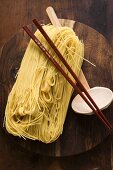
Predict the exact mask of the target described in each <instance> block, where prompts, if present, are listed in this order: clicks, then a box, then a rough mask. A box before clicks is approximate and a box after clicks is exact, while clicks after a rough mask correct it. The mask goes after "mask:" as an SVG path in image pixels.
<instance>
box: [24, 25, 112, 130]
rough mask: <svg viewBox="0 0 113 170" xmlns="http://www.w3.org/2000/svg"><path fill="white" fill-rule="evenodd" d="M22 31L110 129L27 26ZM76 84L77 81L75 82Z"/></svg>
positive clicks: (108, 125)
mask: <svg viewBox="0 0 113 170" xmlns="http://www.w3.org/2000/svg"><path fill="white" fill-rule="evenodd" d="M23 28H24V30H25V31H26V32H27V34H28V35H29V36H30V37H31V38H32V40H33V41H34V42H35V43H36V44H37V45H38V47H39V48H40V49H41V50H42V51H43V52H44V54H46V56H47V57H48V58H49V60H50V61H51V62H52V63H53V64H54V65H55V66H56V67H57V69H58V70H59V71H60V72H61V73H62V75H63V76H64V77H65V78H66V79H67V81H68V82H69V83H70V84H71V85H72V87H73V88H74V89H76V90H77V92H78V93H79V94H80V96H81V97H82V98H83V99H84V100H85V102H86V103H87V104H88V105H89V107H90V108H91V109H92V110H93V111H94V112H95V113H96V114H97V116H98V117H99V119H100V120H101V121H102V122H103V123H104V125H105V126H106V127H107V128H108V129H112V126H111V124H110V123H109V122H108V121H106V120H104V119H103V117H101V116H100V114H99V113H98V111H97V110H95V108H94V107H93V105H92V104H91V103H90V102H89V101H88V99H87V98H86V97H85V96H84V95H83V93H82V92H81V90H80V89H79V87H78V86H76V85H75V83H74V82H73V81H72V80H71V79H70V77H68V75H67V74H66V73H65V72H64V70H63V69H62V68H61V67H60V65H59V64H58V63H57V62H56V61H55V60H54V58H52V56H51V55H50V54H49V52H48V51H47V50H46V49H45V47H44V46H43V45H42V44H41V42H40V41H39V40H38V39H37V37H36V36H35V35H34V34H33V33H32V32H31V31H30V30H29V29H28V27H27V26H25V27H23ZM77 82H78V81H77Z"/></svg>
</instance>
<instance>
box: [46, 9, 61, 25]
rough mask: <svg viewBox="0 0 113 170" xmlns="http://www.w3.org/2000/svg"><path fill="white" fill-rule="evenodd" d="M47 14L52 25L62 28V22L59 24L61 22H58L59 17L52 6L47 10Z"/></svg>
mask: <svg viewBox="0 0 113 170" xmlns="http://www.w3.org/2000/svg"><path fill="white" fill-rule="evenodd" d="M46 12H47V14H48V17H49V19H50V21H51V23H52V24H53V25H54V26H56V27H61V24H60V22H59V20H58V17H57V15H56V13H55V11H54V9H53V8H52V7H51V6H49V7H48V8H47V9H46Z"/></svg>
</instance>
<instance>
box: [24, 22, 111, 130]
mask: <svg viewBox="0 0 113 170" xmlns="http://www.w3.org/2000/svg"><path fill="white" fill-rule="evenodd" d="M33 23H34V24H35V25H36V27H37V28H38V29H39V31H40V32H41V34H42V35H43V36H44V38H45V39H46V40H47V42H48V44H49V45H50V46H51V48H52V49H53V50H54V52H55V53H56V54H57V56H58V57H59V58H60V60H61V61H62V63H63V64H64V65H65V67H66V68H67V69H68V71H69V72H70V74H71V75H72V76H73V78H74V79H75V80H76V82H77V85H76V84H75V82H73V81H72V80H71V78H70V77H69V76H68V75H67V74H66V72H65V71H64V70H63V69H62V67H61V66H60V65H59V64H58V63H57V61H56V60H55V59H54V58H53V57H52V56H51V54H50V53H49V52H48V51H47V50H46V48H45V47H44V46H43V44H42V43H41V42H40V41H39V40H38V38H37V37H36V36H35V35H34V34H33V33H32V32H31V31H30V30H29V28H28V27H27V26H24V27H23V29H24V30H25V31H26V33H27V34H28V35H29V36H30V37H31V39H32V40H33V41H34V42H35V43H36V45H37V46H38V47H39V48H40V49H41V50H42V51H43V53H44V54H45V55H46V56H47V57H48V59H49V60H50V61H51V62H52V63H53V64H54V66H55V67H56V68H57V69H58V70H59V71H60V72H61V74H62V75H63V76H64V77H65V78H66V80H67V81H68V82H69V83H70V84H71V86H72V87H73V88H74V89H75V90H76V91H77V92H78V94H79V95H80V96H81V97H82V98H83V99H84V101H85V102H86V103H87V104H88V105H89V107H90V108H91V109H92V110H93V112H94V113H95V114H96V115H97V116H98V118H99V119H100V120H101V122H102V123H103V124H104V125H105V126H106V128H108V129H109V130H112V129H113V127H112V125H111V124H110V123H109V121H108V120H107V118H106V117H105V116H104V114H103V113H102V112H101V110H100V109H99V108H98V106H97V104H96V103H95V102H94V100H93V99H92V97H91V96H90V95H89V93H88V92H87V90H86V89H85V87H84V86H83V84H82V83H81V82H80V80H79V79H78V77H77V76H76V74H75V73H74V72H73V70H72V69H71V67H70V66H69V65H68V63H67V62H66V60H65V59H64V57H63V56H62V54H61V53H60V52H59V50H58V49H57V47H56V46H55V45H54V43H53V42H52V41H51V39H50V38H49V36H48V35H47V33H46V32H45V31H44V29H43V27H42V26H41V25H40V24H39V23H38V21H37V20H36V19H34V20H33ZM82 92H84V93H82ZM86 96H87V97H86Z"/></svg>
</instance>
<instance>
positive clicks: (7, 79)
mask: <svg viewBox="0 0 113 170" xmlns="http://www.w3.org/2000/svg"><path fill="white" fill-rule="evenodd" d="M60 21H61V23H62V25H66V26H70V27H72V28H73V29H74V31H75V32H76V34H77V35H78V37H79V38H80V39H81V40H83V41H84V43H85V58H86V59H88V60H89V61H91V62H92V63H94V64H95V65H96V67H93V66H92V65H90V64H89V63H87V62H84V64H83V66H82V69H83V72H84V74H85V76H86V78H87V80H88V82H89V84H90V87H94V86H105V87H108V88H110V89H111V90H113V52H112V48H111V46H110V44H109V42H108V41H107V40H106V39H105V37H103V36H102V35H101V34H100V33H99V32H97V31H95V30H94V29H92V28H91V27H89V26H87V25H84V24H82V23H79V22H75V21H71V20H64V19H62V20H60ZM29 27H30V29H31V30H32V31H35V30H36V28H35V27H34V26H33V25H31V26H29ZM28 43H29V37H28V35H27V34H26V33H25V32H24V31H23V29H21V30H20V31H19V32H17V34H15V35H14V36H13V37H12V38H11V39H10V40H9V41H8V42H7V43H6V44H5V45H4V46H3V48H2V49H1V51H0V112H1V115H0V116H1V117H0V121H1V127H2V128H3V118H4V113H5V107H6V103H7V97H8V94H9V92H10V90H11V88H12V86H13V84H14V82H15V75H16V73H17V71H18V69H19V66H20V63H21V60H22V57H23V55H24V52H25V50H26V47H27V45H28ZM75 94H76V92H74V93H73V95H72V98H71V101H72V99H73V97H74V95H75ZM71 101H70V104H69V108H68V112H67V117H66V120H65V124H64V130H63V134H62V135H61V136H60V137H59V139H58V140H57V141H55V142H53V143H51V144H44V143H42V142H39V141H32V140H24V139H20V138H18V137H14V136H12V135H10V134H8V133H7V132H6V130H5V128H3V129H4V135H7V137H8V138H10V139H11V142H12V141H13V142H14V144H15V145H17V146H18V144H19V145H21V146H22V147H24V148H25V149H27V150H29V151H31V152H35V153H40V154H44V155H50V156H69V155H75V154H79V153H82V152H86V151H88V150H90V149H92V148H93V147H95V146H97V145H98V144H99V143H101V142H102V141H103V140H104V139H105V138H106V137H107V136H108V135H109V132H108V130H106V128H105V127H104V126H103V124H102V123H101V122H100V120H99V119H98V118H97V117H96V115H93V116H83V115H78V114H76V113H74V111H73V110H72V109H71ZM103 113H104V114H105V115H106V117H107V118H108V120H109V121H110V122H111V123H112V125H113V103H112V104H111V105H110V107H109V108H107V109H106V110H104V111H103ZM5 133H6V134H5Z"/></svg>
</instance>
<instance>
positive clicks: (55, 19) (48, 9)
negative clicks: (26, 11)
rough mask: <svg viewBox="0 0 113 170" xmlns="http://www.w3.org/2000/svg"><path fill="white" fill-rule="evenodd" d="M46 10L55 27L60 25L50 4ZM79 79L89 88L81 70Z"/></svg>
mask: <svg viewBox="0 0 113 170" xmlns="http://www.w3.org/2000/svg"><path fill="white" fill-rule="evenodd" d="M46 12H47V14H48V17H49V19H50V21H51V23H52V24H53V25H54V26H56V27H61V24H60V22H59V19H58V17H57V15H56V13H55V11H54V9H53V8H52V7H51V6H50V7H48V8H47V9H46ZM79 80H80V81H81V83H82V84H83V85H84V87H85V88H86V90H88V89H90V86H89V84H88V82H87V80H86V77H85V75H84V73H83V71H82V70H81V72H80V75H79Z"/></svg>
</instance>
